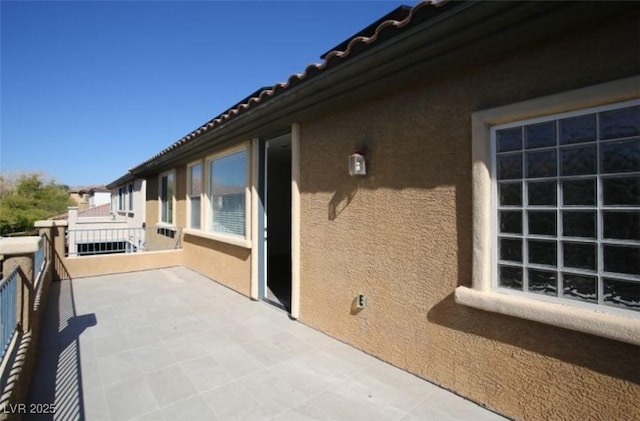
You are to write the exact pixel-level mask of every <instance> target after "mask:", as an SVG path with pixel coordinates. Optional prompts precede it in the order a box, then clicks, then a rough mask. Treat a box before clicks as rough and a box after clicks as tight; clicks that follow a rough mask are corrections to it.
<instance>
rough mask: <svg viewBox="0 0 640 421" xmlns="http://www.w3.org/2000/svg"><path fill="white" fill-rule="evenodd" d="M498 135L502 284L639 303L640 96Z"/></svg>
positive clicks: (494, 137)
mask: <svg viewBox="0 0 640 421" xmlns="http://www.w3.org/2000/svg"><path fill="white" fill-rule="evenodd" d="M491 142H492V145H491V147H492V156H493V159H492V161H493V162H492V174H493V177H492V178H493V180H494V188H493V192H494V197H493V203H494V209H495V211H494V217H495V220H494V235H493V238H494V258H493V260H494V264H493V270H494V276H493V279H494V280H495V284H494V287H495V288H498V289H500V290H517V291H522V292H526V293H528V294H531V295H532V296H533V295H537V296H548V297H557V298H561V299H565V300H571V301H573V302H582V303H591V304H597V305H601V306H609V307H615V308H619V309H624V310H630V311H640V101H633V102H626V103H621V104H617V105H607V106H603V107H598V108H591V109H585V110H581V111H573V112H571V113H566V114H560V115H555V116H549V117H544V118H537V119H533V120H526V121H520V122H513V123H509V124H503V125H498V126H494V127H493V128H492V129H491ZM568 302H569V301H568Z"/></svg>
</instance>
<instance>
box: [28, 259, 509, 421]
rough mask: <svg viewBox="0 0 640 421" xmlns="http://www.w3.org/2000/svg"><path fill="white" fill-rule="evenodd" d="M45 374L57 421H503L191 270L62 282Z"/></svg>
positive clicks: (53, 308)
mask: <svg viewBox="0 0 640 421" xmlns="http://www.w3.org/2000/svg"><path fill="white" fill-rule="evenodd" d="M37 364H38V365H37V368H36V375H35V378H34V380H33V383H32V388H31V392H30V397H29V400H30V402H31V403H55V404H56V414H55V416H54V417H53V418H54V419H59V420H84V419H86V420H113V421H116V420H117V421H123V420H171V421H174V420H189V421H191V420H216V419H220V420H227V419H233V420H263V419H273V420H306V419H308V420H316V419H335V420H352V419H357V420H359V419H369V420H418V419H419V420H429V419H434V420H453V419H473V420H502V419H504V418H502V417H500V416H499V415H497V414H495V413H492V412H490V411H487V410H486V409H484V408H482V407H480V406H478V405H475V404H474V403H472V402H470V401H467V400H465V399H463V398H461V397H459V396H457V395H455V394H453V393H450V392H448V391H446V390H444V389H441V388H440V387H438V386H435V385H433V384H431V383H429V382H426V381H424V380H421V379H419V378H417V377H415V376H413V375H411V374H409V373H406V372H404V371H402V370H400V369H397V368H394V367H392V366H390V365H388V364H386V363H384V362H382V361H380V360H378V359H376V358H374V357H371V356H369V355H367V354H365V353H363V352H360V351H358V350H356V349H354V348H352V347H350V346H348V345H346V344H344V343H342V342H340V341H337V340H335V339H332V338H330V337H329V336H326V335H324V334H323V333H320V332H318V331H316V330H314V329H312V328H309V327H307V326H305V325H303V324H301V323H299V322H295V321H292V320H290V319H289V318H288V317H287V315H286V313H284V312H283V311H281V310H279V309H277V308H275V307H272V306H270V305H268V304H266V303H261V302H252V301H250V300H248V299H247V298H246V297H243V296H241V295H239V294H237V293H235V292H233V291H231V290H229V289H227V288H225V287H223V286H221V285H219V284H217V283H216V282H213V281H211V280H209V279H207V278H205V277H204V276H201V275H199V274H197V273H195V272H193V271H191V270H189V269H186V268H183V267H176V268H170V269H160V270H151V271H144V272H135V273H128V274H119V275H108V276H99V277H93V278H83V279H76V280H73V281H62V282H59V283H54V284H53V285H52V289H51V294H50V298H49V305H48V308H47V321H46V322H45V326H44V329H43V333H42V336H41V339H40V344H39V349H38V361H37ZM50 418H51V417H50V416H49V419H50ZM25 419H37V418H34V416H31V418H30V417H26V418H25ZM41 419H46V418H44V417H43V418H41Z"/></svg>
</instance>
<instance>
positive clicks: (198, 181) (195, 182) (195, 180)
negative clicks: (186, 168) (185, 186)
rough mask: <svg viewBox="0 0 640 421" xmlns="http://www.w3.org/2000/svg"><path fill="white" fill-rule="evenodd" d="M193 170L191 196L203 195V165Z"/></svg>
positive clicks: (190, 187)
mask: <svg viewBox="0 0 640 421" xmlns="http://www.w3.org/2000/svg"><path fill="white" fill-rule="evenodd" d="M190 168H191V174H190V175H191V176H190V179H191V185H190V186H189V194H190V195H191V196H196V195H197V196H199V195H200V194H201V193H202V165H200V164H197V165H193V166H191V167H190Z"/></svg>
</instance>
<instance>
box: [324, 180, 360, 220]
mask: <svg viewBox="0 0 640 421" xmlns="http://www.w3.org/2000/svg"><path fill="white" fill-rule="evenodd" d="M358 181H359V180H358V179H357V178H354V177H351V178H350V179H349V180H348V181H347V182H346V183H344V184H343V185H342V186H340V187H338V189H337V190H336V192H335V193H334V195H333V197H332V198H331V200H330V201H329V220H330V221H333V220H334V219H336V218H337V217H338V216H340V214H341V213H342V211H344V210H345V209H346V208H347V207H348V206H349V205H350V204H351V202H352V201H353V198H354V197H356V193H358V184H359V183H358Z"/></svg>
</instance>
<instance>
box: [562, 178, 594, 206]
mask: <svg viewBox="0 0 640 421" xmlns="http://www.w3.org/2000/svg"><path fill="white" fill-rule="evenodd" d="M562 201H563V203H564V204H565V205H568V206H571V205H574V206H576V205H578V206H593V205H595V204H596V180H595V179H587V180H565V181H563V182H562Z"/></svg>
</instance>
